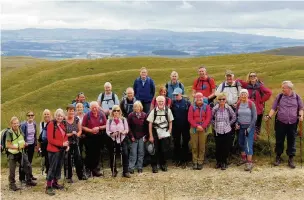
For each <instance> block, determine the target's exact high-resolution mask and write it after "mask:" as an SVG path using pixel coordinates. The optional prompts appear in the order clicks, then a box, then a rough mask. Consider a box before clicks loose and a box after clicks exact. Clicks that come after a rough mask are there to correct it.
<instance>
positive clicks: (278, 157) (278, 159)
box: [273, 156, 282, 166]
mask: <svg viewBox="0 0 304 200" xmlns="http://www.w3.org/2000/svg"><path fill="white" fill-rule="evenodd" d="M281 162H282V159H281V157H280V156H277V157H276V160H275V162H274V163H273V165H274V166H279V165H280V164H281Z"/></svg>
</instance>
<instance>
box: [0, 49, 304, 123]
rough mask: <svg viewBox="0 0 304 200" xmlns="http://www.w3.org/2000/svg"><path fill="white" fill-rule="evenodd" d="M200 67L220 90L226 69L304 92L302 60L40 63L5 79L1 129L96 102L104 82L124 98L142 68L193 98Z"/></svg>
mask: <svg viewBox="0 0 304 200" xmlns="http://www.w3.org/2000/svg"><path fill="white" fill-rule="evenodd" d="M6 59H7V58H2V68H3V70H4V71H5V70H6V68H10V67H11V63H13V62H3V61H5V60H6ZM10 59H12V58H10ZM18 62H19V58H15V63H18ZM201 64H205V65H206V66H207V69H208V73H209V74H210V75H211V76H212V77H214V78H215V79H216V82H217V84H219V83H221V82H222V81H223V78H224V71H225V70H226V69H231V70H233V71H234V72H235V74H236V76H237V77H240V78H245V75H246V74H247V73H248V72H249V71H256V72H257V73H258V74H259V75H260V76H261V77H262V79H263V81H264V82H265V84H266V85H267V86H269V87H270V88H272V89H274V90H275V94H277V93H278V92H279V87H280V83H281V81H283V80H292V81H293V82H295V84H296V89H297V92H298V93H300V94H301V95H302V96H303V95H304V91H303V90H300V89H301V88H303V86H304V83H303V81H304V68H303V65H304V58H303V57H285V56H271V55H259V54H244V55H229V56H214V57H201V58H191V59H169V58H148V57H147V58H143V57H141V58H113V59H98V60H64V61H39V62H33V63H32V64H31V65H25V66H21V67H16V68H14V69H11V70H9V71H6V72H5V73H3V74H2V77H1V80H2V81H1V83H2V85H1V91H2V95H1V107H2V110H1V114H2V119H1V125H2V127H3V126H7V124H8V121H9V119H10V117H11V116H13V115H16V116H18V117H20V118H21V119H25V112H26V111H27V110H33V111H34V112H35V113H36V120H38V121H39V120H40V114H41V112H42V111H43V109H45V108H49V109H51V110H53V111H54V110H55V109H56V108H59V107H61V108H63V107H65V106H66V104H68V103H69V102H70V101H71V100H72V99H74V97H75V95H76V94H77V93H78V92H84V93H85V94H86V96H87V99H88V100H89V101H92V100H96V99H97V96H98V94H99V93H100V92H102V90H103V84H104V83H105V82H106V81H110V82H111V83H112V85H113V90H114V92H116V93H117V94H118V95H119V96H121V94H122V92H123V90H124V89H125V88H127V87H128V86H132V84H133V81H134V79H135V78H136V77H137V76H138V75H139V68H140V67H142V66H146V67H147V68H148V69H149V75H150V76H151V77H152V78H153V79H154V80H155V82H156V84H157V86H161V85H164V84H165V83H166V82H167V81H168V80H169V75H170V72H171V71H172V70H176V71H177V72H178V73H179V75H180V80H181V81H182V82H183V83H184V84H185V86H186V90H187V93H188V94H189V92H190V91H191V84H192V82H193V80H194V79H195V78H196V77H197V67H198V66H199V65H201Z"/></svg>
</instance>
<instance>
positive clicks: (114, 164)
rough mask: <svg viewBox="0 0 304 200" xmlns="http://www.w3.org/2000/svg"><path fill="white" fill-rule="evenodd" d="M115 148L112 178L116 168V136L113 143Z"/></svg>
mask: <svg viewBox="0 0 304 200" xmlns="http://www.w3.org/2000/svg"><path fill="white" fill-rule="evenodd" d="M113 144H114V147H113V157H114V159H113V164H112V176H113V177H114V168H115V167H114V166H116V135H115V140H114V142H113Z"/></svg>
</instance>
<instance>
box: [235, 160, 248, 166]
mask: <svg viewBox="0 0 304 200" xmlns="http://www.w3.org/2000/svg"><path fill="white" fill-rule="evenodd" d="M245 163H247V160H244V159H241V160H239V162H238V163H237V166H241V165H243V164H245Z"/></svg>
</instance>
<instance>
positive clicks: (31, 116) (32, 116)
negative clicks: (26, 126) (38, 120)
mask: <svg viewBox="0 0 304 200" xmlns="http://www.w3.org/2000/svg"><path fill="white" fill-rule="evenodd" d="M27 116H28V117H34V116H35V115H27Z"/></svg>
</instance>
